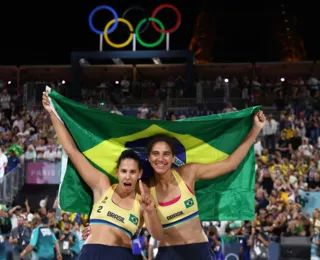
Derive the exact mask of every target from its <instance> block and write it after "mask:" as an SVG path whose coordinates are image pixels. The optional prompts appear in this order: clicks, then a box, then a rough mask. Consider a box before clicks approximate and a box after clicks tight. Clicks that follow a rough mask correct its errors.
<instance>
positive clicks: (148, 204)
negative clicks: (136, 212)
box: [139, 180, 154, 212]
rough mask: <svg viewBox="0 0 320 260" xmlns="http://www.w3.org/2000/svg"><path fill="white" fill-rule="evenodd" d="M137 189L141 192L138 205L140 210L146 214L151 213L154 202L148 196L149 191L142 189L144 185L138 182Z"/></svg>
mask: <svg viewBox="0 0 320 260" xmlns="http://www.w3.org/2000/svg"><path fill="white" fill-rule="evenodd" d="M139 188H140V192H141V196H140V205H141V208H142V210H144V211H146V212H152V211H153V210H154V200H153V198H152V196H151V194H150V191H149V190H147V189H146V188H145V187H144V184H143V183H142V181H141V180H139Z"/></svg>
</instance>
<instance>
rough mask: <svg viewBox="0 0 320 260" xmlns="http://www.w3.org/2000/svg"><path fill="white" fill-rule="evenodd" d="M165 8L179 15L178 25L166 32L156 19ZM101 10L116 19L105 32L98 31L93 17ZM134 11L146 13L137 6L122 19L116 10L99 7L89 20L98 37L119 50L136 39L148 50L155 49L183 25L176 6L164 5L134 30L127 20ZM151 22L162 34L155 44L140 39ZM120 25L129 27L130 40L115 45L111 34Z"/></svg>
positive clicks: (108, 25) (103, 6)
mask: <svg viewBox="0 0 320 260" xmlns="http://www.w3.org/2000/svg"><path fill="white" fill-rule="evenodd" d="M164 8H169V9H172V10H173V11H174V12H175V13H176V15H177V22H176V24H175V25H174V26H173V27H172V28H171V29H169V30H166V29H165V27H164V25H163V23H162V22H161V21H160V20H159V19H157V18H156V15H157V14H158V13H159V11H161V10H162V9H164ZM101 10H107V11H110V12H111V13H112V15H113V17H114V19H112V20H111V21H109V22H108V23H107V24H106V26H105V27H104V30H103V31H99V30H97V29H96V28H95V27H94V25H93V16H94V15H95V14H96V12H98V11H101ZM132 10H138V11H142V12H145V11H144V9H143V8H141V7H138V6H135V7H131V8H128V9H127V10H126V11H124V13H123V15H122V17H121V18H120V17H119V16H118V13H117V12H116V10H115V9H113V8H112V7H110V6H108V5H101V6H97V7H96V8H94V9H93V10H92V11H91V13H90V15H89V18H88V21H89V26H90V29H91V30H92V31H93V32H94V33H96V34H98V35H103V36H104V39H105V41H106V42H107V43H108V44H109V45H110V46H112V47H114V48H118V49H119V48H124V47H126V46H127V45H129V44H130V43H131V42H132V40H133V39H134V38H136V40H137V41H138V42H139V43H140V45H142V46H144V47H146V48H154V47H156V46H158V45H159V44H161V43H162V42H163V40H164V38H165V35H166V34H167V35H168V34H170V33H173V32H175V31H176V30H178V28H179V27H180V24H181V13H180V11H179V10H178V8H176V7H175V6H173V5H171V4H162V5H159V6H158V7H157V8H155V9H154V10H153V12H152V14H151V17H149V16H148V14H146V18H144V19H142V20H141V21H140V22H139V23H138V25H137V26H136V28H135V29H134V28H133V26H132V24H131V23H130V22H129V21H128V20H127V19H125V16H126V14H127V13H128V12H130V11H132ZM150 21H151V25H152V27H153V28H154V29H155V30H156V31H157V32H159V33H160V37H159V39H158V40H157V41H155V42H153V43H147V42H144V41H143V40H142V39H141V37H140V35H141V34H142V33H143V32H144V31H145V30H146V29H147V28H148V27H149V24H150ZM119 23H124V24H125V25H127V27H128V29H129V31H130V34H129V38H128V39H127V40H126V41H125V42H123V43H114V42H112V41H111V40H110V38H109V34H111V33H113V32H114V31H115V30H116V29H117V26H118V24H119ZM143 25H144V27H143Z"/></svg>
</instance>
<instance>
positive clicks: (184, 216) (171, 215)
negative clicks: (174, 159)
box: [150, 169, 199, 228]
mask: <svg viewBox="0 0 320 260" xmlns="http://www.w3.org/2000/svg"><path fill="white" fill-rule="evenodd" d="M172 174H173V176H174V177H175V179H176V181H177V183H178V186H179V189H180V193H181V195H180V196H179V197H177V198H175V199H173V200H171V201H169V202H164V203H161V202H158V200H157V195H156V189H155V185H154V181H153V180H152V181H151V188H150V191H151V195H152V197H153V198H154V203H155V205H156V207H157V210H158V215H159V218H160V221H161V224H162V226H163V228H170V227H173V226H176V225H179V224H181V223H183V222H185V221H188V220H190V219H193V218H196V217H198V216H199V214H198V203H197V199H196V196H195V195H194V194H193V192H192V191H191V189H190V188H189V187H188V186H187V185H186V184H185V182H184V181H183V179H182V178H181V177H180V175H179V174H178V173H177V172H176V171H175V170H173V169H172Z"/></svg>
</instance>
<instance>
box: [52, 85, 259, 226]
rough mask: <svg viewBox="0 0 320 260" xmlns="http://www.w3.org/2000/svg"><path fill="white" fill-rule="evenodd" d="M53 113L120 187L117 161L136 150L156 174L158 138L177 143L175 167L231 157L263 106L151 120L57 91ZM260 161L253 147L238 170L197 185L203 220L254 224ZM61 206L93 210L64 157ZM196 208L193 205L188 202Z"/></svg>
mask: <svg viewBox="0 0 320 260" xmlns="http://www.w3.org/2000/svg"><path fill="white" fill-rule="evenodd" d="M49 97H50V98H51V103H52V106H53V108H54V111H55V112H56V113H57V115H58V117H60V119H61V120H62V121H63V122H64V124H65V126H66V127H67V129H68V130H69V132H70V133H71V135H72V137H73V139H74V140H75V142H76V144H77V146H78V149H79V150H80V151H81V152H82V153H83V154H84V155H85V157H86V158H87V159H88V160H89V161H90V162H91V163H92V165H93V166H95V167H96V168H97V169H99V170H100V171H102V172H103V173H105V174H106V175H108V176H109V177H110V179H111V180H112V181H114V182H117V179H116V175H115V169H116V163H117V159H118V157H119V155H120V153H121V152H122V151H124V150H125V149H133V150H134V151H136V152H137V153H138V154H139V155H140V157H141V160H142V162H143V167H144V177H148V176H150V175H152V174H153V172H152V168H151V166H150V165H149V162H148V160H147V152H146V145H147V143H148V141H149V140H150V138H152V136H154V135H156V134H166V135H169V136H171V137H173V138H174V140H175V145H176V151H177V154H176V158H175V163H174V166H175V167H179V166H182V165H184V164H186V163H193V162H197V163H212V162H216V161H220V160H224V159H226V158H228V156H229V155H230V154H231V153H232V152H233V151H234V150H235V149H236V148H237V147H238V146H239V145H240V143H241V142H242V141H243V140H244V138H245V137H246V135H247V134H248V132H249V130H250V129H251V127H252V124H253V121H252V120H253V118H252V114H253V113H254V112H256V111H257V110H259V107H253V108H248V109H245V110H241V111H238V112H232V113H226V114H219V115H211V116H206V117H198V118H192V119H185V120H182V121H174V122H173V121H160V120H155V121H153V120H146V119H138V118H133V117H126V116H120V115H116V114H111V113H106V112H104V111H101V110H97V109H94V108H91V107H88V106H86V105H83V104H80V103H77V102H74V101H72V100H70V99H68V98H66V97H63V96H61V95H59V94H58V93H57V92H54V91H53V92H51V93H50V94H49ZM254 183H255V156H254V152H253V147H252V148H251V150H250V152H249V153H248V154H247V155H246V157H245V158H244V160H243V161H242V163H241V164H240V165H239V167H238V168H237V169H236V170H235V171H233V172H231V173H229V174H226V175H224V176H221V177H219V178H217V179H214V180H198V181H197V182H196V184H195V191H196V197H197V201H198V204H199V213H200V218H201V220H202V221H211V220H252V219H253V218H254ZM59 199H60V206H61V208H62V209H63V210H65V211H69V212H78V213H84V214H89V213H90V211H91V208H92V205H93V196H92V192H91V190H90V188H89V187H88V186H87V185H86V184H85V183H84V181H83V180H82V179H81V177H80V175H79V174H78V173H77V171H76V169H75V167H74V165H73V164H72V162H71V161H70V160H68V158H67V157H66V156H65V155H64V156H63V158H62V172H61V185H60V192H59ZM185 203H186V205H191V204H192V203H194V202H193V201H186V202H185Z"/></svg>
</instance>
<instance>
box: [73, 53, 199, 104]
mask: <svg viewBox="0 0 320 260" xmlns="http://www.w3.org/2000/svg"><path fill="white" fill-rule="evenodd" d="M155 57H157V58H160V59H161V58H184V59H185V61H186V63H185V64H186V75H187V76H186V84H187V87H190V88H191V87H192V86H193V60H194V56H193V53H192V52H191V51H187V50H176V51H161V50H152V51H104V52H100V51H89V52H72V54H71V65H72V68H71V73H72V75H71V79H72V86H71V89H70V92H69V97H70V98H72V99H76V100H77V99H80V97H81V88H82V85H81V80H80V79H81V67H82V65H81V63H80V60H83V59H84V60H86V59H89V60H108V59H116V58H118V59H152V58H155ZM89 66H90V65H89ZM115 66H117V65H115Z"/></svg>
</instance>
